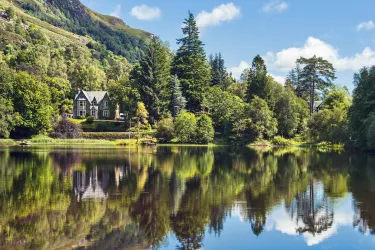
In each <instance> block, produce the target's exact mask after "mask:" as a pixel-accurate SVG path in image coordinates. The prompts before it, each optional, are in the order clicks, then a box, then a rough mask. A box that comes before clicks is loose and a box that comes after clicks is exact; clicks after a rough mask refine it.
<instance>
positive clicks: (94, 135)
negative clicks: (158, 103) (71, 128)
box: [82, 132, 155, 140]
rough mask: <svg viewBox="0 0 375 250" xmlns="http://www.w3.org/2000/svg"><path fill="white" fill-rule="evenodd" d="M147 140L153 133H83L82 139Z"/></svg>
mask: <svg viewBox="0 0 375 250" xmlns="http://www.w3.org/2000/svg"><path fill="white" fill-rule="evenodd" d="M139 136H140V137H141V138H147V137H154V136H155V133H154V132H139V133H138V132H83V133H82V138H84V139H96V140H125V139H129V138H130V139H134V138H137V137H139Z"/></svg>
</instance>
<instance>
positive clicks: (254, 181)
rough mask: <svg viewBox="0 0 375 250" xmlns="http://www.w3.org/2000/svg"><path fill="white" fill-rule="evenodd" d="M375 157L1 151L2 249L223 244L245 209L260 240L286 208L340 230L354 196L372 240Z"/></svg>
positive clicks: (319, 227)
mask: <svg viewBox="0 0 375 250" xmlns="http://www.w3.org/2000/svg"><path fill="white" fill-rule="evenodd" d="M374 158H375V157H374V156H368V155H359V154H349V153H348V154H336V153H333V152H329V151H328V152H319V151H315V150H310V149H297V148H292V149H284V148H280V149H272V150H271V149H256V150H254V149H240V150H237V149H235V150H231V149H229V148H203V147H198V148H194V147H156V148H135V149H124V150H111V149H109V150H98V151H92V150H83V149H82V150H74V151H72V150H58V151H55V150H52V149H49V150H35V151H34V150H32V149H31V150H22V151H19V150H10V149H6V150H1V151H0V200H1V203H0V227H1V228H0V229H1V233H0V245H1V247H0V249H13V248H48V249H54V248H71V247H72V246H75V247H80V246H82V247H87V248H93V249H95V248H96V249H98V248H100V249H113V248H126V247H128V248H131V247H135V246H137V247H140V248H158V247H161V246H163V245H164V244H166V243H167V242H168V235H169V233H173V234H174V235H175V236H176V238H177V240H178V241H179V244H178V246H176V247H177V248H178V249H199V248H203V247H204V245H203V242H204V238H205V236H207V235H206V234H207V233H208V234H215V235H216V236H217V237H220V234H221V232H222V230H225V220H226V218H228V216H231V213H232V211H233V208H234V207H236V208H237V209H238V208H239V210H240V213H241V216H242V217H243V219H245V221H248V223H249V226H250V227H251V230H252V232H253V234H254V235H257V236H258V235H260V234H262V233H264V228H265V225H266V222H267V217H268V214H269V213H270V212H271V211H272V210H273V209H274V208H275V207H277V206H280V204H283V205H284V206H285V210H286V211H287V212H288V214H289V216H290V219H291V220H292V221H294V225H295V231H296V232H297V233H300V234H306V233H308V234H311V235H318V234H322V233H324V232H325V231H327V230H328V229H329V228H330V227H332V225H333V222H334V217H335V210H334V204H335V200H337V199H340V198H342V197H346V196H347V194H348V192H349V190H350V191H351V192H352V195H353V198H354V203H353V205H354V208H355V215H354V219H353V226H354V227H356V228H358V229H359V231H360V232H363V233H374V230H375V219H374V218H375V204H374V202H373V199H372V197H373V196H374V190H375V169H374V166H375V160H374Z"/></svg>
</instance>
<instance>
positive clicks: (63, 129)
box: [50, 119, 82, 139]
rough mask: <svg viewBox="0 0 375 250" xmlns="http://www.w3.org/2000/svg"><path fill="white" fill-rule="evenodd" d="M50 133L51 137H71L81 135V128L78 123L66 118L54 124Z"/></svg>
mask: <svg viewBox="0 0 375 250" xmlns="http://www.w3.org/2000/svg"><path fill="white" fill-rule="evenodd" d="M50 135H51V137H53V138H62V139H73V138H79V137H81V135H82V130H81V127H80V125H78V124H75V123H73V122H72V121H70V120H68V119H62V120H61V121H59V122H58V123H57V124H56V125H55V126H54V128H53V131H52V132H51V134H50Z"/></svg>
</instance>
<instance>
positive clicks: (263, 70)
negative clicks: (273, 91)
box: [243, 55, 267, 102]
mask: <svg viewBox="0 0 375 250" xmlns="http://www.w3.org/2000/svg"><path fill="white" fill-rule="evenodd" d="M247 72H248V73H247V75H246V76H243V78H244V79H245V80H246V84H247V100H248V101H249V102H250V101H251V100H252V99H253V98H254V96H258V97H260V98H262V99H264V98H265V97H266V84H267V67H266V65H265V63H264V60H263V58H262V57H261V56H259V55H257V56H256V57H255V58H254V60H253V63H252V65H251V68H250V69H249V70H248V71H247ZM245 74H246V73H245Z"/></svg>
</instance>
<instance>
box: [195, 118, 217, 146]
mask: <svg viewBox="0 0 375 250" xmlns="http://www.w3.org/2000/svg"><path fill="white" fill-rule="evenodd" d="M214 135H215V130H214V128H213V126H212V120H211V118H210V117H209V116H208V115H206V114H203V115H201V116H199V117H198V120H197V132H196V142H198V143H201V144H207V143H209V142H212V141H213V139H214Z"/></svg>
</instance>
